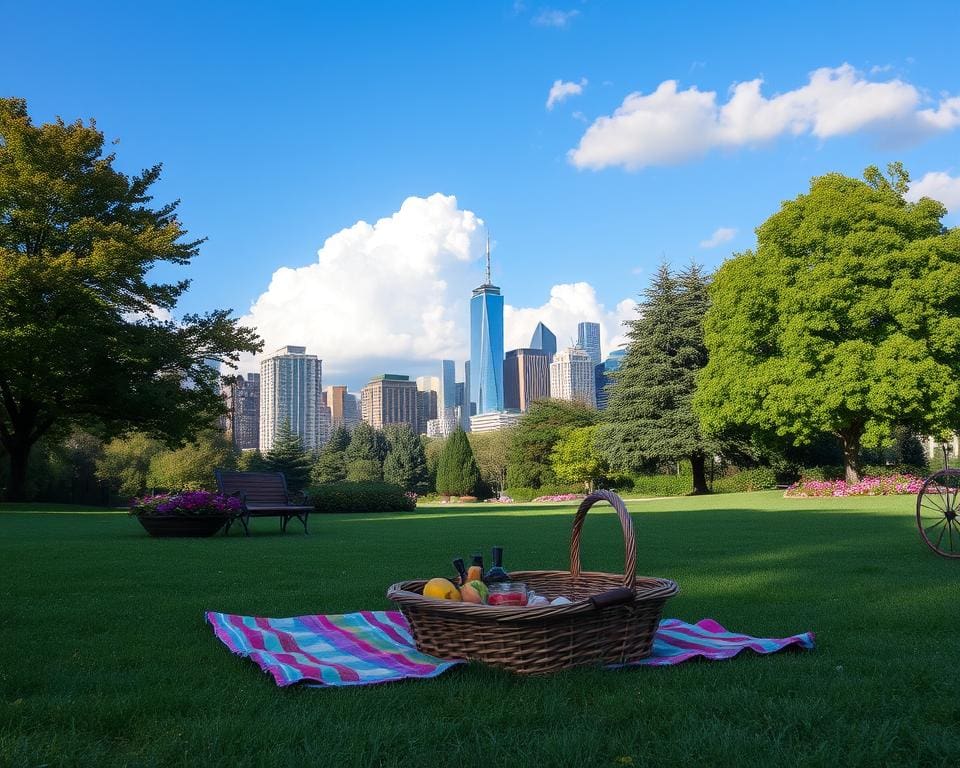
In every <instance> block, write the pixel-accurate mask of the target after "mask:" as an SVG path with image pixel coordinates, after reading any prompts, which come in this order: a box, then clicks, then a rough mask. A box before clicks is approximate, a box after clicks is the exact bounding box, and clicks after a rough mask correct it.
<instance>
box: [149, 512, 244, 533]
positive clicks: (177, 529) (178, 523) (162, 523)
mask: <svg viewBox="0 0 960 768" xmlns="http://www.w3.org/2000/svg"><path fill="white" fill-rule="evenodd" d="M229 519H230V516H229V515H194V516H187V515H137V520H139V521H140V525H142V526H143V527H144V529H145V530H146V532H147V533H149V534H150V535H151V536H157V537H168V536H170V537H172V536H176V537H186V536H194V537H198V536H213V534H215V533H216V532H217V531H219V530H220V529H221V528H223V526H224V525H225V524H226V522H227V520H229Z"/></svg>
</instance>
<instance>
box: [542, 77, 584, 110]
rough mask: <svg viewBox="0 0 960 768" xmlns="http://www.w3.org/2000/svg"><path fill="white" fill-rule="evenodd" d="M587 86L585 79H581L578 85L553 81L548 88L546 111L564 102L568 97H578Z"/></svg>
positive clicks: (571, 82)
mask: <svg viewBox="0 0 960 768" xmlns="http://www.w3.org/2000/svg"><path fill="white" fill-rule="evenodd" d="M586 85H587V78H585V77H584V78H581V80H580V82H579V83H575V82H573V81H570V82H566V83H565V82H564V81H563V80H554V81H553V85H552V86H550V93H549V94H548V95H547V109H553V108H554V106H556V105H557V104H559V103H560V102H561V101H565V100H566V99H568V98H569V97H570V96H579V95H580V94H581V93H583V89H584V88H585V87H586Z"/></svg>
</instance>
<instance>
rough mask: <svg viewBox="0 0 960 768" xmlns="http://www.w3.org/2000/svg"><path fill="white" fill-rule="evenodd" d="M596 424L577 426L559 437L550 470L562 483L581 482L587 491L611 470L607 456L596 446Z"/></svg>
mask: <svg viewBox="0 0 960 768" xmlns="http://www.w3.org/2000/svg"><path fill="white" fill-rule="evenodd" d="M597 429H599V427H597V426H592V427H578V428H577V429H571V430H570V431H569V432H567V434H565V435H564V436H563V437H561V438H560V439H559V440H558V441H557V444H556V445H555V446H553V451H551V453H550V460H551V462H553V471H554V473H556V475H557V480H559V481H560V482H561V483H583V486H584V488H585V489H586V490H587V491H592V490H593V489H594V486H595V484H596V483H597V481H600V480H602V479H603V478H604V477H606V476H607V474H608V473H609V471H610V466H609V465H608V464H607V459H606V457H605V456H604V455H603V454H602V453H601V452H600V451H599V450H597V448H596V445H595V443H596V432H597Z"/></svg>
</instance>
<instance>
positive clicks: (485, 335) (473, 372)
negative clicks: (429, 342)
mask: <svg viewBox="0 0 960 768" xmlns="http://www.w3.org/2000/svg"><path fill="white" fill-rule="evenodd" d="M469 380H470V399H471V401H472V402H474V403H476V405H477V413H478V414H482V413H489V412H491V411H502V410H503V296H502V295H501V294H500V288H498V287H497V286H495V285H493V284H492V283H491V282H490V238H489V236H488V237H487V279H486V282H485V283H484V284H483V285H481V286H479V287H478V288H474V289H473V296H472V297H471V299H470V379H469Z"/></svg>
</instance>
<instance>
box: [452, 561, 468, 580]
mask: <svg viewBox="0 0 960 768" xmlns="http://www.w3.org/2000/svg"><path fill="white" fill-rule="evenodd" d="M453 567H454V568H455V569H456V571H457V573H458V574H459V577H458V578H459V582H458V583H457V586H458V587H462V586H463V585H464V584H466V583H467V582H468V581H470V579H468V578H467V569H466V567H465V566H464V563H463V558H462V557H458V558H457V559H456V560H454V561H453Z"/></svg>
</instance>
